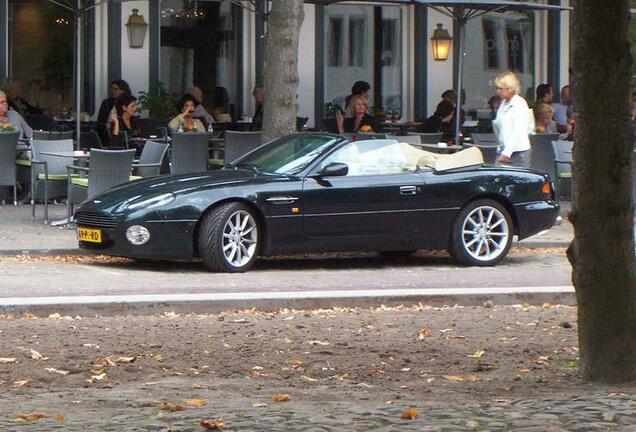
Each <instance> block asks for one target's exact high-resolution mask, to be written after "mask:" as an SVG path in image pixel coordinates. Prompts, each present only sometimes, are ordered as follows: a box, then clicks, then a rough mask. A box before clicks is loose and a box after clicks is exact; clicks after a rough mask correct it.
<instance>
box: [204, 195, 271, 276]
mask: <svg viewBox="0 0 636 432" xmlns="http://www.w3.org/2000/svg"><path fill="white" fill-rule="evenodd" d="M197 243H198V245H197V246H198V249H199V255H200V257H201V260H202V261H203V264H204V265H205V267H206V268H208V269H209V270H212V271H221V272H230V273H237V272H244V271H247V270H249V269H250V268H251V267H252V265H253V264H254V261H256V256H257V253H258V246H259V231H258V222H257V219H256V217H255V215H254V214H253V211H252V210H251V209H250V208H249V207H247V206H246V205H244V204H241V203H237V202H233V203H227V204H224V205H222V206H220V207H218V208H216V209H214V210H212V211H210V212H208V213H207V214H206V215H205V216H204V217H203V220H202V221H201V227H200V230H199V236H198V240H197Z"/></svg>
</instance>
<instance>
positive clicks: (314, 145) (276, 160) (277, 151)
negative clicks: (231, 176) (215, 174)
mask: <svg viewBox="0 0 636 432" xmlns="http://www.w3.org/2000/svg"><path fill="white" fill-rule="evenodd" d="M337 140H338V138H336V137H331V136H325V135H289V136H286V137H283V138H280V139H277V140H275V141H272V142H271V143H269V144H267V145H265V146H263V147H261V148H259V149H257V150H255V151H254V152H252V153H250V154H249V155H247V156H246V157H244V158H242V159H241V160H240V161H238V162H237V163H236V164H234V165H235V166H249V167H252V168H254V169H257V170H259V171H264V172H274V173H278V174H287V175H295V174H298V173H300V172H301V171H303V170H304V169H305V168H306V167H307V166H309V165H310V164H311V163H312V162H313V161H314V160H315V159H316V158H317V157H318V156H320V155H321V154H323V153H324V152H325V151H326V150H327V149H329V148H330V147H331V145H332V144H334V143H335V142H336V141H337Z"/></svg>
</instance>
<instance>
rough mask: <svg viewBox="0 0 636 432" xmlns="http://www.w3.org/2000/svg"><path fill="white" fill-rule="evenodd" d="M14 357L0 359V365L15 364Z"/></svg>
mask: <svg viewBox="0 0 636 432" xmlns="http://www.w3.org/2000/svg"><path fill="white" fill-rule="evenodd" d="M15 361H16V358H15V357H0V364H11V363H15Z"/></svg>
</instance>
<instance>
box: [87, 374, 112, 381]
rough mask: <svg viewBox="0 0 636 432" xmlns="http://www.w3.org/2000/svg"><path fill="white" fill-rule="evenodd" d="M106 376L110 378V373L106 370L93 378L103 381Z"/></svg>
mask: <svg viewBox="0 0 636 432" xmlns="http://www.w3.org/2000/svg"><path fill="white" fill-rule="evenodd" d="M106 378H108V375H106V372H102V373H100V374H97V375H92V376H91V380H93V381H102V380H105V379H106Z"/></svg>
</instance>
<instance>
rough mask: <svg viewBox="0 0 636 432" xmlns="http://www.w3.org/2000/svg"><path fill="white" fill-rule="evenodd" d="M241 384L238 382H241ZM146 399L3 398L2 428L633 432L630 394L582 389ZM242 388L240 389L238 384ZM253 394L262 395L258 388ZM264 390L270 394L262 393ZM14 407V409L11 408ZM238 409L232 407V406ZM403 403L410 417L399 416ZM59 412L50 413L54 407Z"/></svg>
mask: <svg viewBox="0 0 636 432" xmlns="http://www.w3.org/2000/svg"><path fill="white" fill-rule="evenodd" d="M241 387H242V386H241ZM142 388H143V389H145V390H146V391H147V399H146V400H144V401H136V402H131V401H130V400H128V399H127V398H128V396H127V393H128V392H129V390H130V389H127V388H126V387H125V386H123V388H119V389H117V390H114V389H113V390H111V391H103V390H102V391H101V393H97V392H96V391H95V390H86V389H85V390H82V389H80V390H77V391H75V392H72V393H59V394H56V393H52V394H40V395H38V396H34V395H28V394H23V395H21V396H18V397H14V398H12V399H11V400H10V401H8V403H5V402H3V406H2V408H1V409H0V429H2V430H3V431H45V430H46V431H48V430H52V431H53V430H59V431H85V430H95V431H184V432H185V431H201V430H203V429H202V427H201V426H200V425H199V422H200V421H201V420H202V419H217V420H218V419H222V420H223V422H224V423H225V427H224V429H223V430H226V431H281V432H289V431H299V432H318V431H333V432H336V431H338V432H341V431H440V432H441V431H449V432H450V431H515V432H550V431H554V432H556V431H571V432H584V431H585V432H587V431H622V432H630V431H632V432H633V431H636V394H625V393H606V392H605V393H604V392H600V393H599V392H596V393H589V394H585V395H582V396H579V397H567V396H558V395H557V396H550V397H546V398H539V399H517V400H511V399H494V400H493V399H490V400H484V401H483V402H475V401H471V402H466V403H462V402H461V401H457V402H456V403H451V404H447V403H444V404H441V403H436V402H430V401H426V399H425V398H424V399H412V400H411V399H409V400H407V399H404V400H399V401H392V404H386V403H385V404H378V403H371V402H368V401H364V400H360V401H355V402H352V401H351V400H344V398H343V400H341V401H331V402H320V403H313V402H312V401H311V400H308V399H304V400H303V399H299V400H291V401H289V402H284V403H276V402H272V400H271V399H269V398H268V397H267V396H266V395H265V394H263V395H262V396H259V395H258V393H259V390H257V389H255V391H254V392H255V395H247V394H241V391H240V390H238V389H237V393H236V394H220V392H218V391H214V390H199V392H198V395H199V396H200V397H201V398H204V399H207V401H208V403H207V404H206V406H204V407H201V408H186V409H184V410H182V411H176V412H171V411H166V410H161V409H160V408H159V405H158V403H157V402H158V401H157V400H156V399H159V400H166V399H170V398H171V397H175V398H176V397H178V396H179V395H181V396H183V395H184V394H190V393H191V391H188V389H182V390H174V386H172V385H168V386H167V387H165V388H164V387H163V386H162V385H161V383H153V384H151V385H145V386H142ZM242 389H243V391H245V390H246V389H245V388H242ZM260 393H264V392H263V391H262V390H261V391H260ZM268 394H269V393H268ZM42 404H45V406H46V407H47V409H48V411H47V413H46V414H47V417H46V418H43V419H41V420H39V421H37V422H24V423H23V422H16V420H15V419H12V418H10V417H8V413H9V411H11V414H15V413H16V412H18V411H19V412H26V411H32V412H38V411H41V410H42V406H43V405H42ZM18 406H19V407H20V408H19V409H18ZM237 407H238V408H237ZM409 407H413V408H415V409H416V411H417V414H418V416H417V418H415V419H413V420H404V419H402V418H400V417H401V414H402V413H403V412H404V411H405V410H406V409H407V408H409ZM56 412H59V413H64V414H63V415H64V418H63V419H62V418H57V419H56V418H55V413H56Z"/></svg>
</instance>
